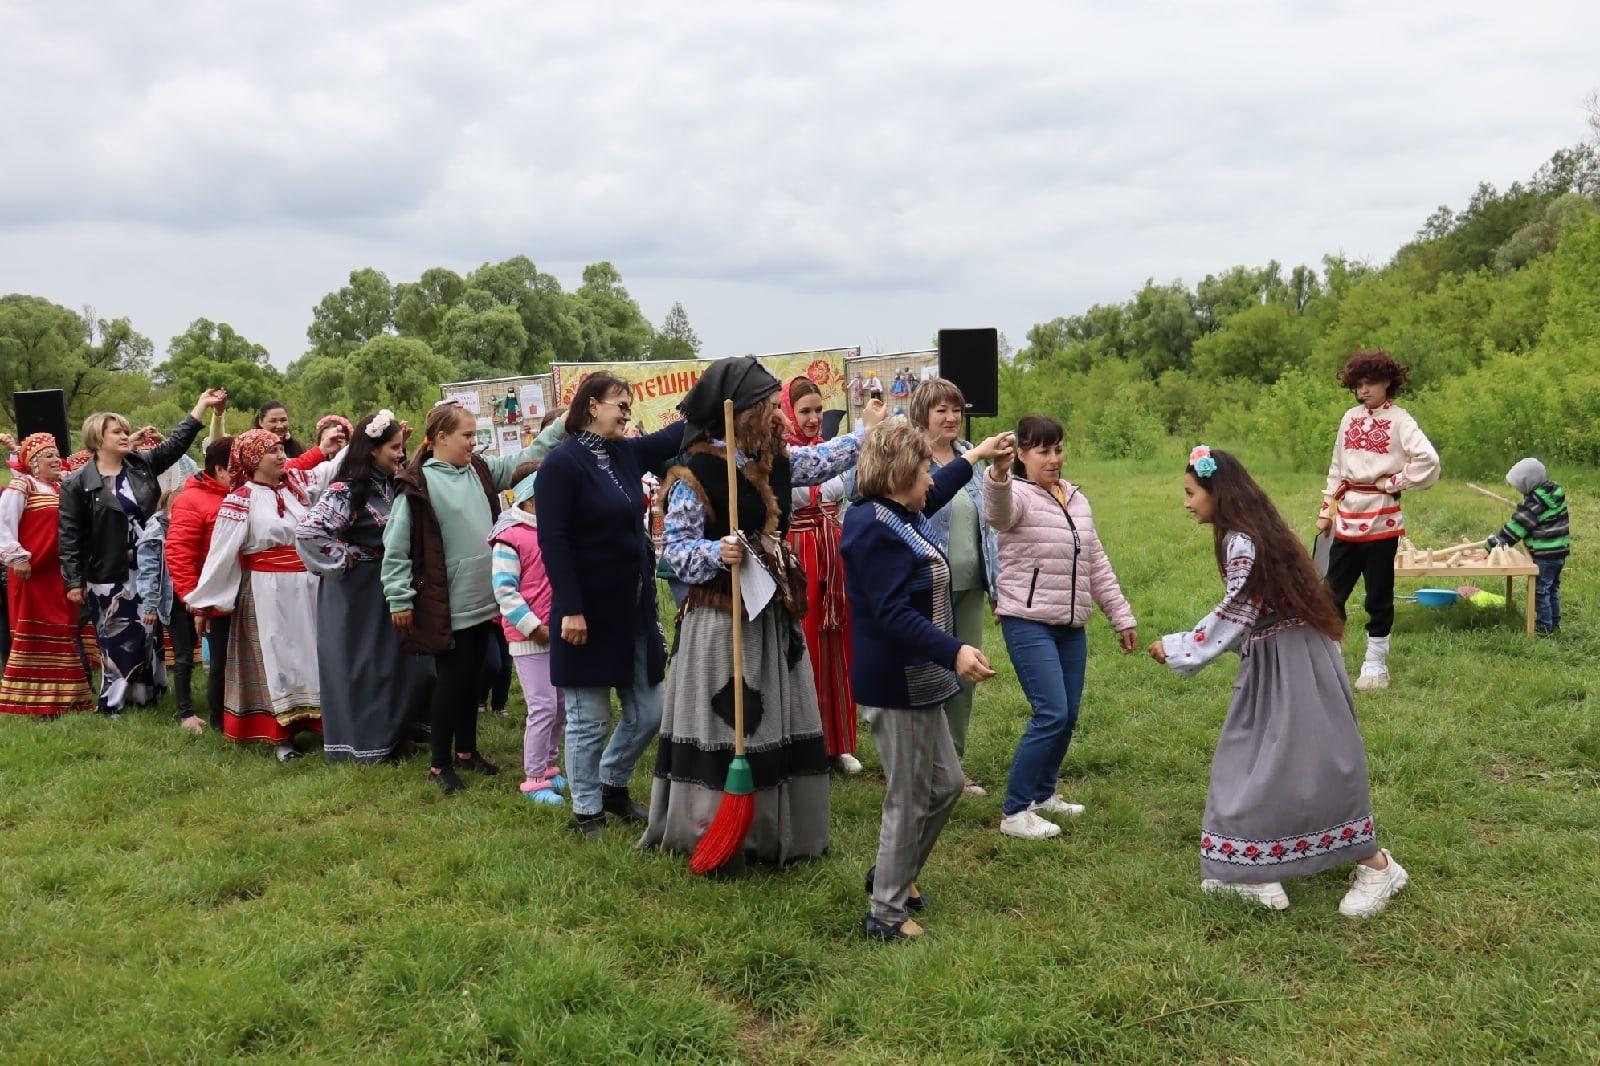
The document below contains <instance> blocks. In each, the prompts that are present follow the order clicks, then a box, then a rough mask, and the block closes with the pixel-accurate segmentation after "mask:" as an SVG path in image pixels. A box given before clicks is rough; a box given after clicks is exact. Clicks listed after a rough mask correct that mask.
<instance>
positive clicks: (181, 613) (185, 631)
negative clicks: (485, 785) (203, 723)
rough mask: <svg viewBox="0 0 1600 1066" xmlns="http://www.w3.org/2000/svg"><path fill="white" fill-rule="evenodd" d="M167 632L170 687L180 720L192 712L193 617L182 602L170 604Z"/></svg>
mask: <svg viewBox="0 0 1600 1066" xmlns="http://www.w3.org/2000/svg"><path fill="white" fill-rule="evenodd" d="M156 632H158V633H159V632H160V630H159V629H158V630H156ZM167 632H168V633H170V634H172V687H173V689H174V690H175V691H176V692H177V694H178V720H179V721H180V722H181V721H182V720H183V719H185V718H187V717H189V716H190V715H191V714H193V713H194V684H193V679H194V619H193V618H192V617H191V616H190V614H189V612H188V611H186V610H184V609H183V604H181V603H174V604H173V605H172V621H171V622H169V623H167Z"/></svg>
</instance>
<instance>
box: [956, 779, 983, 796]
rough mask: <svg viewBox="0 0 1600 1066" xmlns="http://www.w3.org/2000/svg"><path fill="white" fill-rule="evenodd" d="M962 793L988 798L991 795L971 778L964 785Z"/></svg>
mask: <svg viewBox="0 0 1600 1066" xmlns="http://www.w3.org/2000/svg"><path fill="white" fill-rule="evenodd" d="M961 791H963V792H965V793H966V794H967V795H969V796H987V795H988V794H989V790H988V789H986V788H984V787H983V786H982V785H980V784H978V783H977V782H976V781H974V780H973V779H972V778H970V777H969V778H967V779H966V781H965V782H963V783H962V785H961Z"/></svg>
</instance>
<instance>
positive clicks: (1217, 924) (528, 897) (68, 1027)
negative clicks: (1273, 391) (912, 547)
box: [0, 442, 1600, 1064]
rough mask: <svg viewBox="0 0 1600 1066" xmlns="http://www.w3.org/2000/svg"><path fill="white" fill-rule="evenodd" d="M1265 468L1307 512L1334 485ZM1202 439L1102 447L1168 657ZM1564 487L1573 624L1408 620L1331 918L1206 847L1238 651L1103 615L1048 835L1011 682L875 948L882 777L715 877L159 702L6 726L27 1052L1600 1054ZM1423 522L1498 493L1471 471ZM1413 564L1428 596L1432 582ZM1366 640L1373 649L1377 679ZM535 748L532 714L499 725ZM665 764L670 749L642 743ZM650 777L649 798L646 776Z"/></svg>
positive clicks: (1181, 617)
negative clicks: (1214, 882) (1017, 760)
mask: <svg viewBox="0 0 1600 1066" xmlns="http://www.w3.org/2000/svg"><path fill="white" fill-rule="evenodd" d="M1265 443H1266V442H1259V443H1257V444H1256V445H1255V446H1254V447H1253V448H1251V449H1248V450H1246V451H1245V453H1244V458H1245V460H1246V462H1247V463H1250V464H1251V465H1252V466H1254V467H1256V468H1257V469H1259V470H1263V471H1268V473H1267V474H1266V476H1265V478H1264V480H1265V483H1266V485H1267V487H1268V488H1269V490H1270V491H1271V492H1272V493H1273V494H1274V497H1275V499H1276V500H1277V501H1278V503H1279V505H1280V507H1282V509H1283V510H1284V511H1285V513H1286V514H1288V515H1289V516H1291V518H1292V519H1309V516H1311V515H1312V514H1313V512H1314V508H1315V505H1316V501H1317V491H1318V484H1317V479H1316V478H1315V477H1307V476H1304V475H1290V474H1287V473H1284V472H1282V471H1281V470H1280V471H1273V470H1272V464H1271V463H1270V462H1267V461H1266V460H1264V459H1261V458H1260V453H1261V452H1262V450H1263V448H1264V447H1265ZM1181 458H1182V457H1181V454H1175V455H1174V456H1172V457H1171V458H1170V461H1162V462H1159V463H1148V462H1147V463H1136V462H1132V461H1125V462H1117V463H1095V464H1084V463H1075V464H1073V466H1072V468H1071V469H1069V471H1068V474H1069V476H1071V477H1072V478H1074V479H1075V480H1078V481H1081V482H1082V483H1083V485H1084V486H1085V490H1086V491H1087V492H1088V493H1089V495H1090V497H1091V498H1092V500H1093V502H1094V504H1095V508H1096V516H1097V522H1098V524H1099V526H1100V528H1101V530H1102V533H1103V536H1104V538H1105V540H1106V543H1107V546H1108V549H1109V551H1110V553H1111V557H1112V559H1113V561H1114V563H1115V564H1116V567H1117V570H1118V573H1119V576H1120V578H1121V580H1122V583H1123V586H1124V588H1125V589H1126V590H1127V592H1128V594H1129V596H1130V599H1131V601H1132V603H1133V605H1134V608H1135V610H1136V611H1137V613H1138V616H1139V625H1140V633H1141V636H1142V637H1143V638H1144V640H1145V642H1148V641H1149V640H1151V639H1154V638H1155V637H1156V636H1158V635H1159V634H1160V633H1162V632H1164V631H1170V630H1174V629H1177V628H1179V627H1182V626H1187V625H1189V624H1191V623H1192V622H1193V621H1194V620H1195V619H1197V618H1198V617H1199V616H1200V615H1201V614H1202V613H1203V612H1204V611H1205V610H1206V609H1207V608H1208V607H1209V606H1210V605H1211V604H1212V603H1214V602H1215V600H1216V599H1217V598H1218V596H1219V594H1220V589H1221V584H1220V581H1219V579H1218V577H1217V575H1216V572H1215V566H1214V563H1213V562H1212V561H1211V560H1212V556H1211V550H1210V539H1209V531H1207V530H1204V529H1198V528H1196V527H1194V526H1193V525H1191V524H1190V523H1189V522H1188V521H1187V517H1186V516H1185V515H1184V514H1183V513H1182V511H1181V510H1180V480H1181V479H1180V471H1181V465H1177V464H1181ZM1557 475H1558V476H1562V477H1565V480H1566V482H1567V484H1568V488H1569V490H1570V492H1571V496H1572V500H1573V508H1574V528H1575V531H1576V532H1577V534H1578V538H1577V539H1578V551H1579V554H1578V555H1577V556H1576V557H1575V558H1574V561H1573V563H1572V564H1571V565H1570V566H1569V568H1568V574H1567V581H1566V620H1565V623H1564V629H1565V632H1564V633H1563V635H1562V636H1561V638H1560V639H1557V640H1548V641H1545V640H1541V641H1538V642H1535V641H1531V640H1529V639H1528V638H1527V637H1525V636H1524V635H1523V633H1522V626H1521V622H1520V620H1519V619H1513V618H1510V617H1507V616H1505V615H1501V614H1498V613H1495V612H1487V613H1485V612H1476V611H1472V610H1470V609H1460V610H1453V611H1448V612H1430V611H1427V610H1426V609H1423V608H1420V607H1416V606H1406V605H1402V607H1401V609H1400V616H1399V621H1398V625H1397V631H1396V636H1395V641H1394V653H1393V657H1392V666H1393V669H1394V674H1395V684H1394V686H1393V687H1392V688H1391V689H1389V690H1388V691H1387V692H1382V693H1373V694H1363V695H1362V697H1361V699H1360V701H1359V703H1358V709H1359V713H1360V718H1361V724H1362V729H1363V732H1364V734H1365V737H1366V741H1367V747H1368V758H1369V760H1370V763H1371V771H1372V787H1373V797H1374V802H1375V804H1376V813H1377V821H1378V826H1379V832H1380V835H1381V837H1382V840H1383V842H1384V843H1385V844H1386V845H1387V846H1388V847H1390V848H1391V849H1393V851H1394V853H1395V855H1396V856H1397V857H1398V858H1399V859H1400V860H1401V861H1402V862H1403V863H1404V864H1405V865H1406V866H1407V868H1408V869H1409V870H1410V871H1411V875H1412V881H1411V885H1410V886H1409V887H1408V888H1407V889H1406V890H1405V891H1404V892H1403V893H1402V894H1401V895H1400V896H1399V897H1397V898H1396V899H1395V901H1394V902H1393V904H1392V905H1391V907H1390V908H1389V909H1388V910H1387V911H1385V912H1384V913H1382V914H1381V915H1379V916H1377V917H1375V918H1373V919H1371V920H1368V921H1365V922H1359V923H1358V922H1352V921H1349V920H1346V919H1343V918H1341V917H1339V916H1338V914H1337V913H1336V908H1337V905H1338V902H1339V898H1340V896H1341V895H1342V893H1343V892H1344V890H1345V888H1346V887H1347V883H1348V882H1347V877H1348V875H1347V873H1346V872H1344V871H1334V872H1329V873H1327V874H1324V875H1321V876H1318V877H1315V878H1312V879H1310V880H1309V881H1306V882H1300V883H1295V884H1291V885H1290V886H1289V891H1290V897H1291V900H1292V906H1291V908H1290V909H1289V910H1288V911H1286V912H1282V913H1271V912H1267V911H1263V910H1259V909H1253V908H1251V907H1249V906H1247V905H1245V904H1244V903H1243V902H1242V901H1239V900H1230V899H1224V898H1218V897H1211V896H1205V895H1202V894H1201V893H1200V892H1199V891H1198V882H1199V872H1198V856H1197V853H1196V830H1197V827H1198V821H1199V818H1200V814H1201V810H1202V807H1203V804H1204V799H1205V790H1206V780H1207V771H1208V766H1209V760H1210V754H1211V748H1212V745H1213V743H1214V741H1215V737H1216V732H1217V729H1218V727H1219V725H1220V723H1221V720H1222V716H1223V711H1224V708H1225V707H1226V704H1227V700H1228V695H1229V690H1230V687H1231V684H1232V681H1233V675H1234V667H1233V665H1232V663H1231V662H1224V663H1222V664H1220V665H1218V666H1217V667H1214V668H1213V669H1211V670H1209V671H1208V672H1207V673H1205V674H1203V675H1202V676H1201V677H1199V678H1197V679H1195V680H1192V681H1182V680H1180V679H1178V678H1176V677H1174V676H1171V675H1170V674H1169V673H1167V672H1166V671H1164V670H1163V669H1162V668H1160V667H1157V666H1156V665H1155V664H1154V663H1151V662H1150V661H1149V660H1147V659H1145V658H1142V657H1138V658H1124V657H1123V656H1121V655H1120V654H1118V653H1117V651H1116V649H1115V647H1114V644H1113V641H1112V638H1111V635H1110V634H1109V632H1108V631H1107V629H1106V626H1105V624H1104V622H1103V621H1101V620H1098V619H1097V620H1096V621H1095V623H1094V624H1093V625H1092V627H1091V639H1090V663H1089V675H1088V690H1087V695H1086V699H1085V705H1084V712H1083V718H1082V722H1081V724H1080V727H1079V731H1078V734H1077V737H1076V739H1075V740H1074V742H1073V746H1072V750H1071V753H1070V754H1069V756H1068V759H1067V765H1066V773H1065V775H1064V778H1063V782H1062V789H1063V790H1064V791H1065V792H1066V793H1067V794H1068V795H1069V796H1071V797H1072V798H1073V799H1075V800H1079V801H1081V802H1083V803H1085V804H1086V805H1087V806H1088V813H1087V814H1086V815H1085V816H1084V817H1082V818H1080V819H1077V820H1075V821H1072V822H1070V823H1068V824H1067V826H1066V830H1065V832H1064V833H1063V835H1062V836H1061V837H1060V838H1059V839H1057V840H1054V841H1046V842H1037V843H1033V842H1022V841H1015V840H1011V839H1009V838H1006V837H1002V836H1001V835H1000V834H999V833H998V831H997V825H998V821H999V807H1000V798H999V793H1000V790H1001V787H1002V783H1003V778H1004V774H1005V771H1006V767H1007V763H1008V760H1009V757H1010V753H1011V749H1012V747H1013V745H1014V744H1015V742H1016V739H1017V737H1018V735H1019V734H1020V732H1021V729H1022V726H1023V723H1024V721H1025V719H1026V717H1027V709H1026V705H1025V703H1024V701H1023V699H1022V697H1021V694H1020V692H1019V690H1018V687H1017V685H1016V682H1015V679H1014V676H1013V674H1012V672H1011V670H1010V667H1009V665H1008V664H1007V662H1006V657H1005V655H1004V652H1003V648H1002V645H1001V642H1000V641H999V639H998V636H997V634H996V633H995V632H994V631H993V630H991V631H990V634H989V639H988V648H989V651H990V652H991V653H993V654H992V658H993V660H994V661H995V663H996V665H997V668H998V669H999V671H1000V676H999V677H998V678H997V679H996V680H995V681H993V682H991V683H988V684H986V685H984V686H982V688H981V689H980V694H979V698H978V705H977V709H976V712H975V714H974V718H973V734H972V741H971V751H970V753H969V760H968V763H969V769H970V770H971V772H972V773H973V774H974V775H975V776H977V777H978V778H979V779H980V780H982V781H983V782H985V783H986V784H988V785H989V787H990V795H989V796H988V797H986V798H973V797H963V799H962V800H961V802H960V804H959V805H958V806H957V808H956V811H955V814H954V817H953V818H952V820H951V823H950V825H949V828H948V829H947V830H946V832H945V835H944V837H943V839H942V840H941V842H940V845H939V848H938V850H937V851H936V852H935V853H934V856H933V861H932V863H931V865H930V866H929V868H928V869H927V871H926V873H925V876H924V877H923V878H922V879H921V882H920V884H921V887H922V889H923V890H924V891H925V892H926V893H927V894H928V896H929V897H930V898H931V899H932V904H931V906H930V908H929V910H928V911H927V913H926V915H925V916H924V922H925V924H926V925H927V926H928V927H929V928H930V929H931V930H932V933H931V935H930V937H929V938H927V939H926V940H925V941H924V942H922V943H919V944H907V945H899V944H891V945H885V944H878V943H871V942H867V941H865V940H864V939H863V938H862V937H861V936H860V934H859V932H858V931H857V925H858V922H859V920H860V917H861V915H862V914H863V913H864V911H865V909H866V898H865V896H864V894H863V893H862V888H861V879H862V874H863V873H864V871H865V869H866V867H867V866H868V865H869V864H870V863H871V861H872V857H873V852H874V848H875V845H876V839H877V828H878V807H879V804H880V802H881V799H882V780H881V777H880V776H879V775H878V774H877V772H876V771H877V768H878V762H877V758H876V756H875V754H874V752H873V751H872V748H871V743H870V740H867V741H865V743H864V749H865V750H864V751H863V754H862V757H863V760H864V761H865V763H866V764H867V773H865V774H863V775H862V776H861V777H858V778H852V779H848V780H839V779H836V780H835V782H834V784H833V792H832V796H833V816H832V821H833V833H834V835H833V848H832V851H831V853H830V854H829V855H828V857H827V858H825V859H823V860H821V861H817V862H813V863H809V864H805V865H802V866H799V867H796V868H793V869H791V870H788V871H787V872H782V873H779V872H771V871H756V872H752V873H749V874H747V875H744V876H741V877H737V878H732V879H727V880H714V879H701V878H696V877H692V876H690V875H689V873H688V872H687V868H686V862H685V860H684V859H683V858H682V857H673V856H665V855H659V854H655V853H641V852H637V851H635V850H634V849H633V846H632V845H633V842H634V839H635V837H636V834H634V833H630V832H626V831H623V830H621V829H611V830H608V831H607V833H606V834H605V836H604V838H603V840H602V842H601V843H600V844H599V845H587V844H584V843H582V842H580V840H579V838H578V837H577V836H576V835H575V834H573V833H571V832H570V831H569V830H568V829H567V828H566V819H565V816H564V815H563V814H561V813H559V812H555V811H551V810H548V809H544V808H535V807H533V806H532V805H531V804H529V803H527V802H526V801H525V800H523V799H521V798H520V797H519V796H518V795H517V792H516V777H515V776H514V774H510V773H508V774H507V775H505V776H502V777H499V778H496V779H493V780H484V779H476V778H475V779H474V780H473V782H472V784H471V787H470V788H469V790H468V791H466V792H465V793H463V794H461V795H459V796H457V797H454V798H451V799H444V798H442V797H440V796H438V795H437V794H436V792H435V791H434V790H432V789H430V788H428V787H427V786H426V785H425V784H424V781H423V775H424V774H425V772H426V767H425V765H424V763H425V760H423V759H417V760H413V761H411V762H409V763H407V764H404V765H400V766H384V767H370V768H360V767H352V766H348V765H346V766H337V767H335V766H328V765H325V764H323V763H322V762H321V761H320V759H317V758H308V759H305V760H301V761H300V762H298V763H293V764H290V765H288V766H279V765H278V764H277V763H275V762H274V761H273V760H272V758H271V756H270V754H269V753H267V752H264V751H261V750H260V749H252V748H240V747H235V746H231V745H229V744H227V743H226V742H224V741H222V740H220V739H219V738H217V737H216V736H214V735H212V736H206V737H201V738H192V737H189V736H187V735H185V734H182V733H181V732H180V731H179V730H177V729H176V728H175V726H174V725H173V724H172V721H171V717H170V708H165V709H163V711H162V712H161V713H156V712H154V711H151V712H143V713H137V712H136V713H130V714H128V715H126V716H125V718H124V720H122V721H120V722H109V721H106V720H104V719H100V718H97V717H94V716H89V715H80V716H76V717H72V718H69V719H67V720H64V721H61V722H58V723H54V724H40V723H35V722H30V721H18V720H8V721H0V945H3V950H0V958H3V964H0V1059H4V1060H5V1061H7V1062H18V1063H31V1062H39V1063H45V1062H74V1063H79V1062H82V1063H90V1062H139V1061H144V1062H149V1061H157V1062H207V1063H209V1062H216V1061H221V1060H224V1059H242V1060H255V1061H269V1062H281V1061H288V1060H290V1059H301V1060H306V1061H315V1062H372V1061H383V1062H456V1063H470V1062H504V1061H559V1062H573V1063H577V1062H597V1063H598V1062H605V1063H611V1062H626V1061H673V1062H758V1063H796V1064H799V1063H806V1064H810V1063H819V1062H852V1063H854V1062H861V1063H927V1062H975V1063H996V1064H1000V1063H1004V1064H1014V1063H1057V1062H1064V1061H1074V1060H1078V1061H1113V1062H1175V1061H1193V1062H1261V1063H1268V1062H1270V1063H1312V1062H1314V1063H1325V1062H1355V1061H1360V1062H1392V1063H1411V1062H1419V1061H1430V1062H1541V1063H1544V1062H1550V1063H1560V1062H1585V1061H1588V1062H1592V1061H1595V1058H1596V1048H1600V999H1597V998H1596V996H1595V994H1594V989H1595V988H1596V987H1597V986H1600V680H1597V675H1596V672H1595V669H1594V663H1595V661H1596V659H1597V656H1600V624H1597V621H1596V618H1597V614H1600V581H1597V580H1596V579H1595V577H1594V571H1593V568H1592V565H1591V563H1590V561H1589V555H1588V552H1589V549H1588V548H1586V547H1585V544H1586V543H1587V542H1586V540H1585V539H1584V531H1585V530H1589V531H1593V530H1594V529H1595V528H1596V519H1597V517H1600V504H1597V500H1600V477H1596V476H1594V475H1593V474H1581V475H1578V476H1572V477H1566V476H1565V475H1566V472H1564V471H1561V470H1559V469H1558V470H1557ZM1407 510H1408V516H1409V517H1408V520H1409V522H1410V524H1411V525H1412V526H1413V536H1414V537H1415V538H1416V539H1417V541H1418V543H1423V544H1427V543H1440V542H1453V541H1454V540H1456V539H1458V538H1459V537H1461V536H1464V535H1482V534H1486V533H1487V532H1489V531H1490V530H1492V529H1493V528H1494V527H1495V526H1497V525H1498V524H1499V522H1500V521H1502V520H1503V519H1504V518H1505V511H1504V509H1503V508H1502V507H1501V506H1500V505H1498V504H1496V503H1494V502H1493V501H1491V500H1487V499H1485V498H1484V497H1481V496H1478V495H1477V494H1475V493H1472V492H1470V491H1468V490H1467V489H1466V488H1465V487H1464V486H1462V485H1461V484H1460V483H1459V482H1458V481H1453V480H1452V481H1447V482H1446V483H1444V484H1441V485H1440V486H1438V487H1437V488H1435V489H1432V490H1430V491H1429V492H1427V493H1418V494H1415V496H1413V497H1408V507H1407ZM1402 584H1403V585H1409V584H1410V583H1404V582H1403V583H1402ZM1360 653H1361V644H1360V640H1359V639H1356V640H1353V641H1350V642H1349V643H1348V646H1347V649H1346V656H1347V660H1348V662H1349V664H1350V665H1351V666H1352V667H1354V666H1355V665H1356V661H1357V659H1358V657H1359V655H1360ZM484 737H485V747H486V749H487V751H488V752H489V753H490V754H491V755H492V756H493V757H495V758H496V759H497V761H499V762H501V764H502V765H504V766H507V767H508V768H509V767H514V766H515V765H517V763H518V759H517V751H518V745H519V744H520V737H521V731H520V723H518V722H515V721H507V720H500V719H491V720H487V721H486V722H485V725H484ZM649 761H650V760H649V759H648V758H647V759H646V767H648V764H649ZM646 778H647V772H646V771H645V770H641V773H640V774H639V777H638V778H637V780H636V781H635V788H636V790H637V791H638V792H639V793H640V794H642V791H643V789H644V788H645V787H646Z"/></svg>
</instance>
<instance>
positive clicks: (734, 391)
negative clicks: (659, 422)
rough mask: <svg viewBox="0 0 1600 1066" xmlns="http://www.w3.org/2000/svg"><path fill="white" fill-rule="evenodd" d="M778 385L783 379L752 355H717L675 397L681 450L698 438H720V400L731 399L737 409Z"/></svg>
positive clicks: (753, 404) (771, 391)
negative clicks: (680, 421) (684, 393)
mask: <svg viewBox="0 0 1600 1066" xmlns="http://www.w3.org/2000/svg"><path fill="white" fill-rule="evenodd" d="M782 387H783V383H782V382H780V381H779V380H778V379H777V378H775V377H773V376H772V373H771V371H769V370H768V369H767V368H766V367H764V366H762V365H761V364H760V363H758V362H756V358H755V356H753V355H736V356H733V357H731V358H728V359H718V360H717V361H716V362H714V363H712V364H711V365H710V366H709V367H707V368H706V372H705V373H704V374H701V375H700V380H699V381H697V382H695V383H694V388H692V389H690V390H689V394H688V395H687V396H685V397H684V398H683V399H681V400H679V401H678V410H679V412H681V413H682V415H683V420H684V422H685V428H684V431H683V449H684V451H688V450H689V446H690V445H692V444H698V443H699V442H700V441H704V440H712V439H719V438H721V436H722V401H723V400H732V401H733V409H734V411H735V412H736V413H737V412H739V411H745V410H748V409H749V408H751V407H754V406H755V405H756V404H758V403H761V402H762V401H763V400H765V399H766V398H767V397H768V396H771V395H772V394H773V393H774V392H776V391H777V390H778V389H780V388H782Z"/></svg>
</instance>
